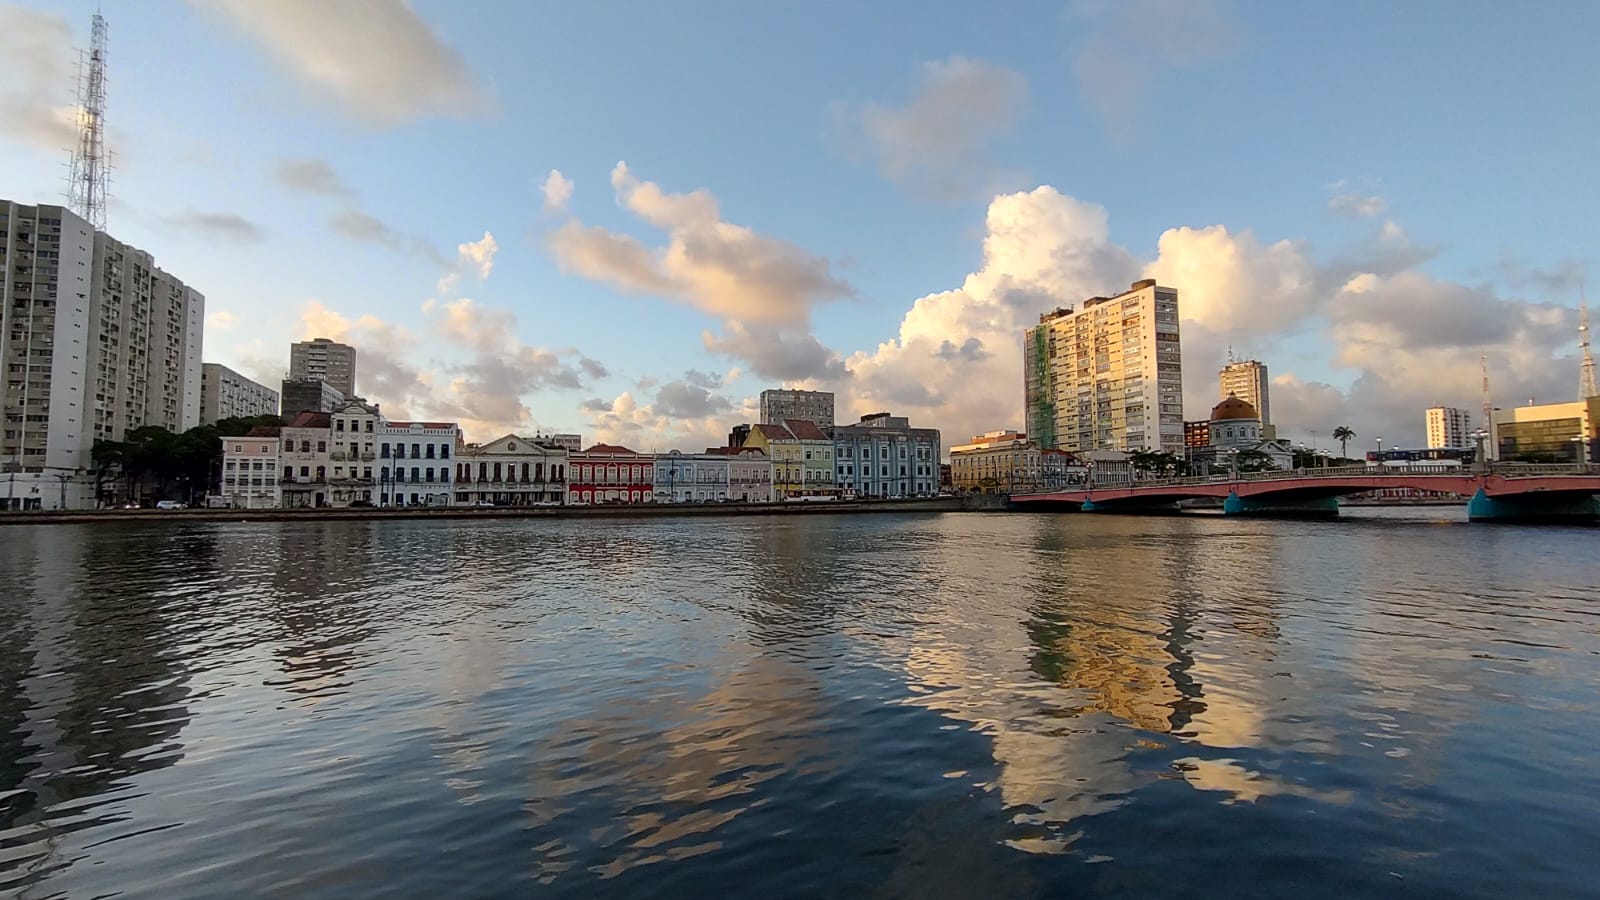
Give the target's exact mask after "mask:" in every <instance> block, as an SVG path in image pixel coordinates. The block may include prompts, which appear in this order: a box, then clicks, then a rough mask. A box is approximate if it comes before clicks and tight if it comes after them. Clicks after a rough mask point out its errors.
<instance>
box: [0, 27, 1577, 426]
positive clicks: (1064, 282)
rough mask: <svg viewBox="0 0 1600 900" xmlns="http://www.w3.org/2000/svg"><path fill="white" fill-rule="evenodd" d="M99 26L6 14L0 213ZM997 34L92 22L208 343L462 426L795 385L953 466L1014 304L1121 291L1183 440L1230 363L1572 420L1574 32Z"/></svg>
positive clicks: (115, 222)
mask: <svg viewBox="0 0 1600 900" xmlns="http://www.w3.org/2000/svg"><path fill="white" fill-rule="evenodd" d="M93 7H94V4H93V3H78V2H61V3H32V2H28V3H22V4H15V3H11V4H7V3H0V16H3V17H4V18H3V19H0V25H5V26H6V27H4V28H0V32H3V36H0V51H5V52H7V53H12V54H15V53H19V52H20V53H25V54H26V57H25V58H26V59H27V60H28V61H29V62H28V66H27V69H26V75H27V77H23V78H18V79H14V80H13V82H12V84H11V85H9V86H7V87H0V111H3V112H5V113H6V116H7V119H8V120H10V121H12V122H13V123H22V125H20V126H14V127H12V128H11V129H10V130H9V132H8V133H5V134H4V135H3V137H4V138H5V139H4V140H3V141H0V172H4V173H5V175H4V178H3V179H0V196H5V197H8V198H11V199H17V200H22V201H35V200H52V199H54V198H56V197H58V196H59V192H60V189H61V185H60V177H61V175H62V174H63V172H64V167H63V162H64V160H65V158H66V157H65V153H64V152H63V151H62V149H61V148H62V147H63V146H64V142H65V141H66V140H68V139H69V138H68V137H64V136H63V135H64V132H63V131H62V129H61V128H60V126H59V122H58V121H57V120H56V119H54V118H52V116H56V115H59V114H60V113H61V111H62V110H68V113H67V117H68V118H69V119H70V104H71V102H72V98H71V89H72V84H71V78H70V74H71V64H72V56H71V48H72V47H74V46H81V45H83V44H84V43H85V42H86V39H87V31H88V22H89V16H90V14H91V13H92V12H93ZM1003 10H1004V11H1003V12H996V11H994V10H985V9H982V8H979V7H975V6H972V5H970V4H924V3H918V4H910V3H884V4H855V3H851V4H846V3H814V4H807V5H803V6H802V5H775V4H768V5H749V6H739V7H734V6H728V5H714V4H705V5H702V6H700V7H698V8H695V7H694V6H687V7H685V6H675V5H667V4H644V3H640V4H617V5H604V4H561V5H557V4H528V3H489V2H474V3H445V2H434V0H416V2H413V3H410V4H406V3H402V2H399V0H370V2H362V3H324V2H312V0H279V2H274V3H254V2H250V0H194V2H188V3H180V2H140V3H128V2H109V3H106V4H104V12H105V14H106V16H107V18H108V19H109V21H110V30H111V42H110V61H111V82H110V104H109V115H108V122H109V128H110V135H111V142H112V146H113V148H114V150H115V151H116V153H117V158H118V174H117V180H116V182H115V184H114V188H113V195H114V200H115V203H114V205H113V207H112V209H111V214H110V228H111V231H112V232H113V233H114V234H116V235H117V236H118V237H120V238H122V239H123V240H127V241H129V242H131V243H135V244H138V245H140V246H143V247H145V248H146V249H148V250H150V251H151V252H152V253H154V254H155V255H156V257H157V260H158V262H159V263H160V264H161V265H162V266H163V267H164V268H167V269H168V270H169V271H172V272H174V273H175V274H177V275H179V276H180V277H182V278H184V279H185V280H187V281H189V282H190V283H191V284H193V285H195V286H196V287H198V288H199V289H200V290H202V291H203V292H204V293H205V294H206V296H207V298H208V311H209V312H210V313H211V315H212V318H211V323H210V326H209V327H208V330H207V335H206V353H205V355H206V358H207V359H210V360H214V361H219V362H224V363H227V364H229V365H233V366H234V367H236V368H239V369H241V370H242V371H245V372H246V373H247V374H252V375H255V376H259V377H262V378H264V379H265V378H272V377H276V376H277V375H278V374H279V373H280V372H281V369H282V368H283V367H284V366H285V365H286V362H287V348H286V346H285V345H286V344H287V343H288V342H289V341H290V340H293V339H297V338H300V337H305V336H309V335H310V334H312V333H328V332H337V333H336V334H331V335H330V336H336V337H344V338H346V339H348V340H350V341H352V342H353V343H356V344H357V345H358V347H359V349H360V352H361V355H362V358H361V366H360V369H361V372H360V374H361V380H362V387H363V391H364V392H365V393H367V394H369V396H370V397H371V398H372V399H374V400H378V401H380V402H382V403H383V404H384V406H385V409H386V411H389V412H390V413H391V414H396V413H399V414H404V415H414V416H424V415H426V416H430V417H451V418H458V419H461V420H462V421H463V422H464V423H466V424H467V426H468V428H469V432H470V433H471V434H472V436H474V437H477V438H483V439H487V438H490V437H493V436H495V435H498V434H500V433H503V432H505V431H508V430H518V431H531V430H534V429H536V428H537V429H544V430H567V431H571V430H580V431H582V432H584V433H585V435H586V436H590V437H602V438H606V439H611V440H620V441H625V442H629V443H631V444H633V445H637V446H640V447H642V448H648V447H651V446H654V447H657V448H662V449H664V448H665V447H668V446H682V447H685V448H695V447H696V446H699V445H703V444H704V442H709V441H711V440H712V439H714V438H717V437H720V435H722V434H724V433H725V432H726V430H727V428H728V426H729V425H731V424H734V423H736V422H738V421H741V420H744V419H747V418H748V416H749V405H750V400H751V398H753V397H754V396H755V394H757V393H758V392H759V391H760V390H761V389H762V388H763V387H768V386H775V385H777V384H779V383H791V384H799V385H806V386H816V387H829V388H832V389H834V390H836V391H837V392H839V394H840V404H841V406H842V407H843V408H844V410H843V411H844V412H866V411H871V410H874V409H881V408H889V409H893V410H895V411H896V412H901V413H907V414H910V415H911V416H912V417H913V418H914V419H916V420H918V422H919V423H920V424H928V425H932V426H935V427H940V428H943V429H945V430H946V431H947V433H948V434H947V443H953V442H955V441H954V439H957V438H959V437H962V436H965V434H966V433H968V432H971V431H975V430H976V431H981V430H990V429H995V428H1004V427H1017V426H1020V425H1021V375H1020V363H1019V355H1018V349H1017V344H1018V342H1019V340H1020V329H1021V328H1022V327H1023V326H1025V325H1026V324H1028V323H1029V322H1030V321H1032V320H1033V318H1034V317H1035V316H1036V315H1037V313H1038V312H1040V311H1042V310H1043V309H1045V308H1048V307H1049V306H1051V305H1055V304H1056V303H1074V302H1078V301H1081V300H1082V299H1083V298H1084V297H1086V296H1091V295H1093V294H1097V293H1111V292H1115V291H1117V290H1120V289H1123V288H1125V287H1126V282H1127V281H1129V280H1131V279H1132V278H1137V277H1141V276H1143V275H1145V274H1152V275H1155V276H1156V277H1158V278H1161V279H1162V280H1163V282H1164V283H1171V284H1172V285H1173V286H1175V287H1177V288H1178V289H1179V290H1180V292H1181V298H1182V299H1181V300H1180V306H1181V308H1182V310H1183V314H1184V316H1185V323H1184V349H1185V357H1184V362H1185V369H1186V394H1187V396H1186V405H1187V407H1188V410H1187V411H1188V413H1189V415H1191V416H1198V415H1202V414H1203V413H1204V410H1205V409H1207V408H1209V406H1210V404H1211V403H1213V402H1215V399H1216V398H1215V396H1214V394H1215V370H1216V367H1217V366H1218V365H1219V364H1220V362H1221V361H1222V356H1223V354H1224V353H1225V351H1226V348H1227V346H1229V345H1230V344H1231V345H1232V346H1234V347H1235V348H1237V349H1238V350H1240V351H1242V352H1244V353H1248V354H1252V355H1255V356H1258V357H1260V358H1262V359H1263V360H1265V361H1266V362H1267V363H1268V364H1269V365H1270V366H1271V368H1272V371H1273V374H1274V375H1275V376H1277V378H1278V382H1277V383H1275V385H1274V395H1273V410H1274V413H1275V416H1276V418H1277V419H1278V424H1279V425H1280V427H1281V428H1283V429H1285V430H1288V431H1289V432H1290V433H1291V435H1292V436H1293V437H1295V438H1296V439H1303V438H1305V437H1307V435H1308V433H1309V430H1310V429H1312V428H1315V429H1317V430H1319V431H1321V432H1323V433H1324V434H1326V432H1327V431H1329V430H1331V428H1332V427H1333V426H1334V425H1336V424H1346V425H1350V426H1351V427H1353V428H1355V429H1356V430H1357V431H1358V432H1360V433H1362V434H1363V435H1377V434H1388V435H1390V441H1389V442H1393V441H1395V440H1401V441H1407V440H1410V441H1420V440H1421V433H1422V413H1421V410H1422V407H1423V406H1426V405H1428V404H1431V403H1435V402H1444V403H1450V404H1454V405H1462V406H1467V407H1469V408H1474V409H1475V408H1476V407H1477V405H1478V388H1477V370H1478V360H1479V357H1480V355H1487V356H1489V358H1490V361H1491V368H1492V369H1493V372H1492V375H1493V377H1494V379H1495V383H1496V388H1495V394H1496V401H1497V403H1498V404H1500V405H1513V404H1514V403H1517V402H1525V401H1526V399H1527V398H1528V396H1536V397H1538V399H1539V400H1541V401H1546V400H1551V401H1553V400H1564V399H1571V397H1572V395H1573V394H1574V392H1575V390H1576V386H1577V366H1576V362H1575V356H1574V353H1575V348H1574V339H1575V332H1574V331H1573V327H1574V326H1575V324H1576V312H1575V307H1576V304H1577V299H1578V282H1579V280H1580V279H1581V278H1582V277H1583V276H1584V275H1590V276H1593V275H1594V274H1595V262H1596V261H1595V256H1594V254H1595V249H1594V248H1595V247H1596V246H1600V241H1597V237H1600V234H1597V230H1600V226H1597V225H1596V224H1595V223H1596V216H1595V215H1594V209H1595V206H1596V201H1597V200H1600V189H1597V179H1596V178H1595V176H1594V174H1593V148H1594V147H1596V146H1600V116H1596V115H1594V113H1593V110H1594V109H1596V108H1600V97H1597V96H1596V94H1597V90H1596V87H1595V85H1596V79H1595V78H1594V76H1593V74H1592V71H1591V70H1590V69H1591V67H1590V65H1589V63H1588V62H1587V60H1588V58H1589V48H1588V47H1587V46H1586V38H1587V36H1589V35H1592V34H1594V33H1597V32H1600V7H1597V6H1595V5H1594V4H1590V3H1580V2H1571V3H1547V4H1538V5H1535V6H1533V7H1529V8H1519V9H1513V8H1511V7H1509V6H1506V5H1504V4H1491V3H1458V2H1453V3H1444V2H1437V3H1428V2H1418V3H1407V4H1384V3H1352V4H1337V5H1335V4H1327V5H1322V6H1311V5H1305V4H1279V3H1243V2H1238V3H1219V2H1204V0H1201V2H1188V3H1184V2H1178V0H1132V2H1127V3H1109V2H1104V3H1102V2H1076V3H1063V2H1055V3H1018V4H1009V5H1006V6H1005V7H1004V8H1003ZM24 126H26V127H24ZM619 161H626V167H625V170H622V169H618V162H619ZM552 170H559V172H561V173H562V175H563V176H564V178H566V179H569V180H570V181H571V183H572V184H573V185H574V189H573V191H572V194H571V197H570V200H569V201H568V202H567V203H566V204H565V206H564V207H563V208H552V207H551V205H550V204H547V202H546V199H545V195H544V194H543V192H542V187H543V186H544V185H545V183H546V179H547V177H548V175H549V173H550V172H551V171H552ZM1041 186H1048V187H1044V188H1041ZM696 191H700V192H702V193H700V194H694V193H693V192H696ZM486 235H492V244H493V247H494V249H493V251H492V254H491V252H490V250H489V249H488V248H489V245H490V243H491V241H488V240H486V239H485V236H486ZM469 244H470V245H472V246H471V250H470V253H468V252H464V251H460V250H458V249H457V248H458V246H460V245H469ZM486 260H487V261H489V262H490V263H491V264H490V265H488V266H485V265H484V264H483V263H484V261H486ZM451 273H454V275H453V276H452V275H451ZM447 276H449V277H447ZM1591 280H1592V278H1591Z"/></svg>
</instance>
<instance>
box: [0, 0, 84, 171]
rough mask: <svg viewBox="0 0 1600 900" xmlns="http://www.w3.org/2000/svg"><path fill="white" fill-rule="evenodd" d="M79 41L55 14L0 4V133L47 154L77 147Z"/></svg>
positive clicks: (69, 26)
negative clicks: (1, 68) (1, 71)
mask: <svg viewBox="0 0 1600 900" xmlns="http://www.w3.org/2000/svg"><path fill="white" fill-rule="evenodd" d="M81 40H82V39H81V38H80V37H78V36H77V35H75V34H73V31H72V26H71V25H70V24H69V23H68V22H67V20H66V19H65V18H63V17H62V16H61V15H59V14H57V13H51V12H43V11H41V10H36V9H29V8H27V7H24V6H19V5H15V4H10V3H7V4H3V5H0V59H3V60H5V61H6V76H5V77H4V78H0V121H4V122H5V126H4V128H0V134H3V135H5V136H6V137H10V138H13V139H16V140H20V141H21V142H23V143H25V144H28V145H30V146H32V147H35V148H38V149H40V150H43V151H46V152H52V153H53V152H57V151H61V150H67V149H70V148H72V147H74V146H75V145H76V144H77V140H78V106H77V105H76V103H74V102H73V96H72V83H73V77H72V76H73V71H74V70H73V56H72V48H73V46H75V44H77V43H80V42H81Z"/></svg>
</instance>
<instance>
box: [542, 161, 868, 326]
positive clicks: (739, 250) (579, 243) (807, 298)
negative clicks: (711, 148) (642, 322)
mask: <svg viewBox="0 0 1600 900" xmlns="http://www.w3.org/2000/svg"><path fill="white" fill-rule="evenodd" d="M611 183H612V186H613V187H614V188H615V190H616V194H617V202H619V203H621V204H622V205H623V206H624V207H625V208H627V209H628V210H629V211H631V212H632V213H634V214H635V215H636V216H638V217H639V218H640V219H642V220H643V221H645V222H647V223H649V224H651V225H653V226H655V227H656V228H658V229H661V230H663V231H665V232H666V235H667V242H666V244H665V245H664V246H662V247H659V248H654V249H651V248H647V247H645V245H644V244H643V243H641V242H640V241H638V240H636V239H635V238H633V237H631V236H628V235H624V234H619V233H617V232H613V231H610V230H608V229H605V228H599V227H586V226H584V225H583V224H582V223H580V222H578V221H577V220H573V221H571V222H568V223H567V224H566V225H564V226H562V227H561V228H560V229H558V230H557V231H556V232H555V234H553V235H552V236H551V239H550V250H551V252H552V253H553V254H554V256H555V259H556V262H557V264H559V265H560V266H561V267H562V268H563V269H564V270H565V271H569V272H574V273H576V274H579V275H582V276H584V277H585V278H589V279H591V280H596V281H602V282H605V283H608V284H611V285H613V286H615V287H617V288H620V289H622V290H624V291H628V292H631V293H649V294H660V295H665V296H667V297H669V298H671V299H674V300H678V301H680V302H682V303H685V304H687V305H689V306H692V307H694V308H696V309H700V310H702V311H704V312H707V313H711V314H713V315H718V316H725V317H729V318H734V319H737V320H739V321H741V322H765V323H773V324H785V325H791V326H792V325H796V324H799V323H803V322H804V321H805V320H806V318H807V316H808V315H809V313H810V310H811V307H812V306H813V305H814V304H817V303H821V302H824V301H827V300H832V299H835V298H837V297H842V296H846V295H848V294H850V293H851V288H850V285H849V284H847V283H846V282H845V281H844V280H842V279H841V278H839V277H837V276H835V275H834V274H833V271H832V268H831V266H830V265H829V263H828V261H827V260H826V259H823V258H820V257H817V256H813V255H811V254H810V253H807V252H806V251H805V250H803V249H801V248H800V247H798V246H796V245H795V244H792V243H790V242H788V241H785V240H782V239H779V238H774V237H769V236H767V235H763V234H760V233H758V232H756V231H754V230H752V229H749V228H746V227H744V226H742V225H735V224H732V223H730V222H726V221H723V219H722V215H721V211H720V209H719V208H718V205H717V201H716V198H714V197H713V196H711V194H710V192H708V191H705V190H697V191H693V192H690V193H687V194H676V193H670V192H667V191H663V190H662V189H661V187H660V186H659V185H657V184H655V183H654V182H650V181H640V180H639V179H638V178H636V177H634V175H633V173H632V172H631V171H629V169H628V165H627V163H625V162H619V163H617V165H616V168H615V169H613V170H612V173H611Z"/></svg>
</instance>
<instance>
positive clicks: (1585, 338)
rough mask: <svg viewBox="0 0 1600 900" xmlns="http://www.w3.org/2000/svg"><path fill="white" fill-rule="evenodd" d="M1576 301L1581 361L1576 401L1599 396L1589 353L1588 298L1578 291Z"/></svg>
mask: <svg viewBox="0 0 1600 900" xmlns="http://www.w3.org/2000/svg"><path fill="white" fill-rule="evenodd" d="M1578 290H1579V300H1578V353H1579V358H1580V359H1581V360H1582V363H1581V366H1582V368H1581V370H1580V372H1579V375H1578V399H1579V400H1587V399H1589V398H1590V397H1593V396H1595V395H1596V394H1600V389H1596V387H1595V383H1594V355H1593V354H1592V353H1590V351H1589V298H1588V296H1587V295H1585V294H1584V293H1583V289H1582V288H1581V287H1580V288H1579V289H1578Z"/></svg>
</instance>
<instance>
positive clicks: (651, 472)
mask: <svg viewBox="0 0 1600 900" xmlns="http://www.w3.org/2000/svg"><path fill="white" fill-rule="evenodd" d="M569 460H570V461H569V464H568V469H567V473H568V477H567V505H568V506H588V505H589V504H592V503H649V502H650V501H651V498H652V496H653V495H654V494H655V490H656V485H655V479H656V475H655V457H653V456H650V455H648V454H644V453H640V452H638V451H637V450H630V449H628V448H627V447H623V446H619V445H616V444H595V445H594V446H592V447H590V448H589V449H587V450H583V451H580V452H578V453H573V454H570V456H569Z"/></svg>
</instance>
